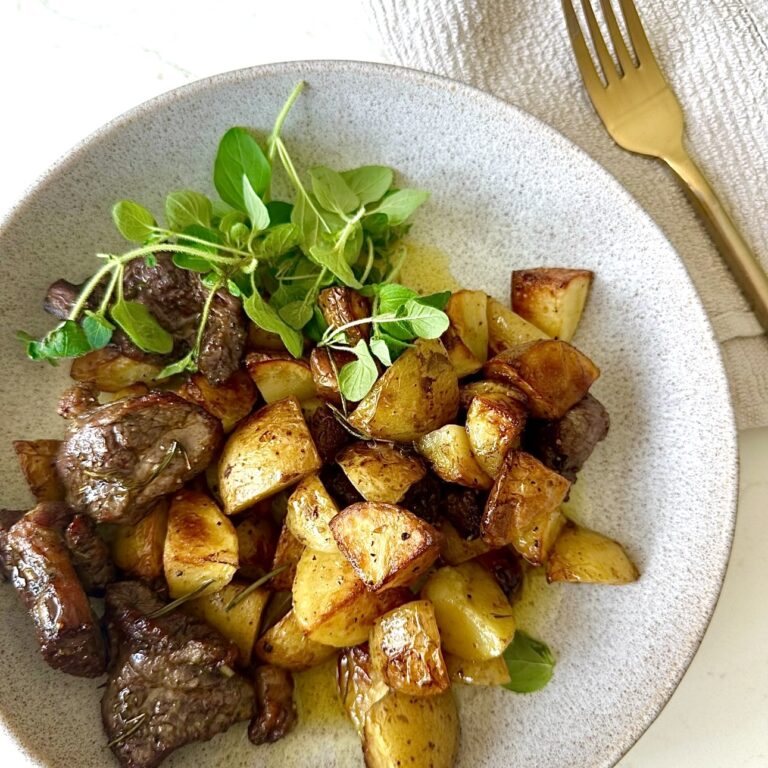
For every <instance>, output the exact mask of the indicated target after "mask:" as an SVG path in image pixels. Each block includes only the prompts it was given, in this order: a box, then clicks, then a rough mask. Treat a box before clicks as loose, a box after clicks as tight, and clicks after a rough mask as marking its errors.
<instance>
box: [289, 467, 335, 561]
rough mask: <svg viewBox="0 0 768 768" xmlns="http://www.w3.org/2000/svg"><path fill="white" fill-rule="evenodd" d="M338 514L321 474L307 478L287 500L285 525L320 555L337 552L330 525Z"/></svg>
mask: <svg viewBox="0 0 768 768" xmlns="http://www.w3.org/2000/svg"><path fill="white" fill-rule="evenodd" d="M338 513H339V508H338V507H337V506H336V502H335V501H334V500H333V499H332V498H331V496H330V494H329V493H328V491H326V490H325V486H324V485H323V483H322V481H321V480H320V478H319V476H318V475H316V474H315V475H308V476H307V477H305V478H304V479H303V480H302V481H301V482H300V483H299V484H298V485H297V486H296V490H294V492H293V493H292V494H291V495H290V497H289V498H288V512H287V514H286V516H285V525H286V527H287V528H288V529H289V530H290V531H291V533H292V534H293V535H294V536H295V537H296V538H297V539H298V540H299V541H300V542H301V543H302V544H304V546H307V547H309V548H310V549H315V550H317V551H318V552H338V547H337V546H336V540H335V539H334V538H333V534H332V533H331V529H330V528H329V527H328V523H330V522H331V519H332V518H334V517H336V515H337V514H338Z"/></svg>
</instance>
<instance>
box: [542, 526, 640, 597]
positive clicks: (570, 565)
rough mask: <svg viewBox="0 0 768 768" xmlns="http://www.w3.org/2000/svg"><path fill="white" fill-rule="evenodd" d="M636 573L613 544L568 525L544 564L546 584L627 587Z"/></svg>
mask: <svg viewBox="0 0 768 768" xmlns="http://www.w3.org/2000/svg"><path fill="white" fill-rule="evenodd" d="M639 578H640V573H639V572H638V570H637V568H636V567H635V565H634V563H633V562H632V561H631V560H630V559H629V558H628V557H627V553H626V552H625V551H624V548H623V547H622V546H621V544H619V543H618V542H617V541H614V540H613V539H609V538H608V537H607V536H603V535H602V534H601V533H597V532H596V531H590V530H589V529H588V528H581V527H579V526H577V525H575V524H574V523H568V525H566V526H565V528H563V530H562V531H561V533H560V535H559V536H558V537H557V540H556V541H555V546H554V548H553V549H552V554H551V555H550V556H549V560H548V561H547V581H549V582H553V581H568V582H574V583H576V582H578V583H581V584H629V583H630V582H633V581H637V580H638V579H639Z"/></svg>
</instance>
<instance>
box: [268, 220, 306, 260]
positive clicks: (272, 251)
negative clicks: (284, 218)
mask: <svg viewBox="0 0 768 768" xmlns="http://www.w3.org/2000/svg"><path fill="white" fill-rule="evenodd" d="M298 245H299V228H298V227H297V226H296V225H295V224H290V223H286V224H278V225H277V226H276V227H271V228H270V229H269V230H268V231H267V234H266V235H265V237H264V239H263V240H262V241H261V250H260V251H259V257H260V258H262V259H265V260H266V261H274V260H275V259H277V258H279V257H280V256H282V255H283V254H285V253H288V252H289V251H292V250H293V249H294V248H296V247H297V246H298Z"/></svg>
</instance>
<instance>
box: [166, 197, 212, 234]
mask: <svg viewBox="0 0 768 768" xmlns="http://www.w3.org/2000/svg"><path fill="white" fill-rule="evenodd" d="M212 216H213V205H212V203H211V201H210V200H209V199H208V198H207V197H206V196H205V195H201V194H200V193H199V192H195V191H194V190H192V189H183V190H180V191H179V192H171V194H170V195H168V197H166V198H165V221H166V224H167V225H168V228H169V229H173V230H176V231H177V232H181V230H183V229H185V228H186V227H189V226H191V225H193V224H199V225H200V226H201V227H210V226H211V217H212Z"/></svg>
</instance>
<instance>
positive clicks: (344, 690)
mask: <svg viewBox="0 0 768 768" xmlns="http://www.w3.org/2000/svg"><path fill="white" fill-rule="evenodd" d="M336 685H337V688H338V691H339V698H340V699H341V705H342V706H343V707H344V711H345V712H346V713H347V716H348V717H349V719H350V720H351V721H352V723H353V725H354V726H355V730H356V731H357V735H358V736H360V737H361V738H362V736H363V726H364V725H365V716H366V715H367V714H368V710H369V709H370V708H371V707H372V706H373V705H374V704H375V703H376V702H377V701H378V700H379V699H381V698H383V697H384V696H386V695H387V693H388V692H389V686H388V685H387V684H386V683H385V682H384V680H383V679H382V677H381V674H380V673H379V672H377V671H376V670H375V669H374V668H373V663H372V662H371V656H370V653H369V651H368V646H367V645H358V646H355V647H354V648H345V649H344V650H343V651H342V652H341V654H340V655H339V661H338V665H337V667H336Z"/></svg>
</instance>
